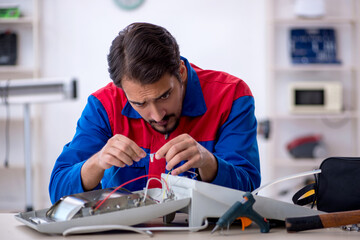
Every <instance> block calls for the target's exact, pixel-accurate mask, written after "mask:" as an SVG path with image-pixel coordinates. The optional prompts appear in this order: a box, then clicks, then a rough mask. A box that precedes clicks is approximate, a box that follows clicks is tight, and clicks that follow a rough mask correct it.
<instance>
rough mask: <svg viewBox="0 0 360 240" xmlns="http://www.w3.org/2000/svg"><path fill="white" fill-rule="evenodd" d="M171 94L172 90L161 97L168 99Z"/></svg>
mask: <svg viewBox="0 0 360 240" xmlns="http://www.w3.org/2000/svg"><path fill="white" fill-rule="evenodd" d="M169 96H170V92H168V93H165V94H164V95H162V96H161V97H160V99H167V98H168V97H169Z"/></svg>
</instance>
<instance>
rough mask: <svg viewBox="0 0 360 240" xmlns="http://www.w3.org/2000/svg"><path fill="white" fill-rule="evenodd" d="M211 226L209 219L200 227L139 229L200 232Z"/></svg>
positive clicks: (145, 228) (146, 228) (147, 228)
mask: <svg viewBox="0 0 360 240" xmlns="http://www.w3.org/2000/svg"><path fill="white" fill-rule="evenodd" d="M208 225H209V222H208V220H207V219H205V223H204V225H201V226H198V227H144V228H137V229H139V230H143V231H146V230H148V231H199V230H202V229H205V228H207V227H208Z"/></svg>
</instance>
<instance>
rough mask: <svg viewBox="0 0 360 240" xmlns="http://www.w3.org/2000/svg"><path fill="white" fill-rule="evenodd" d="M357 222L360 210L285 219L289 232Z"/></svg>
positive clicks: (358, 221) (359, 221)
mask: <svg viewBox="0 0 360 240" xmlns="http://www.w3.org/2000/svg"><path fill="white" fill-rule="evenodd" d="M356 223H360V210H353V211H344V212H333V213H324V214H320V215H314V216H307V217H296V218H286V219H285V224H286V230H287V231H288V232H299V231H304V230H311V229H320V228H330V227H340V226H344V225H350V224H356Z"/></svg>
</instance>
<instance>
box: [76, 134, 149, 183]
mask: <svg viewBox="0 0 360 240" xmlns="http://www.w3.org/2000/svg"><path fill="white" fill-rule="evenodd" d="M145 156H146V153H145V151H144V150H143V149H141V148H140V147H139V146H138V145H137V144H136V143H135V142H134V141H132V140H131V139H129V138H127V137H125V136H123V135H120V134H117V135H115V136H113V137H112V138H110V139H109V140H108V142H107V143H106V144H105V146H104V147H103V148H102V149H101V150H100V151H99V152H98V153H96V154H94V155H93V156H92V157H91V158H89V159H88V160H87V161H86V162H85V163H84V165H83V166H82V168H81V180H82V185H83V188H84V190H91V189H93V188H95V187H96V186H97V185H98V184H99V183H100V181H101V179H102V177H103V175H104V171H105V170H106V169H108V168H110V167H112V166H117V167H125V165H128V166H130V165H132V164H133V163H134V161H135V162H138V161H139V160H140V159H141V158H144V157H145Z"/></svg>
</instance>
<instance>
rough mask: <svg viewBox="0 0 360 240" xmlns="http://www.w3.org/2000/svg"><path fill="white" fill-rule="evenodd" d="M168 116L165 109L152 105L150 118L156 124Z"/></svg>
mask: <svg viewBox="0 0 360 240" xmlns="http://www.w3.org/2000/svg"><path fill="white" fill-rule="evenodd" d="M165 115H166V112H165V110H164V109H162V108H160V107H159V106H157V105H152V106H151V108H150V117H151V119H153V120H154V121H156V122H160V121H161V120H162V119H163V118H164V117H165Z"/></svg>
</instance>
